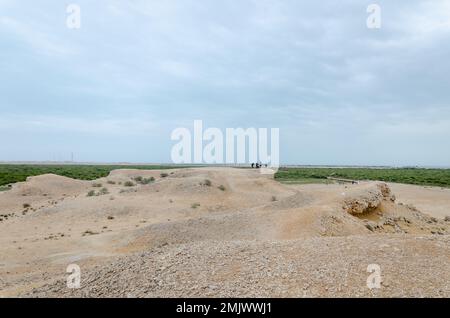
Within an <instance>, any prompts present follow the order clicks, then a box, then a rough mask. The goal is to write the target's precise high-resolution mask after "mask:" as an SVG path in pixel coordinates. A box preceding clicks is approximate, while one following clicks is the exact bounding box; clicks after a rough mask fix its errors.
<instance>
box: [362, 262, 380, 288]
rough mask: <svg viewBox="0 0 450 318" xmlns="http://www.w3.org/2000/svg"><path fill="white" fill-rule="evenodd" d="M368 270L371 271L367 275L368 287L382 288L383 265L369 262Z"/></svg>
mask: <svg viewBox="0 0 450 318" xmlns="http://www.w3.org/2000/svg"><path fill="white" fill-rule="evenodd" d="M367 272H368V273H371V274H370V275H369V277H367V282H366V283H367V287H368V288H369V289H380V288H381V282H382V279H381V267H380V265H378V264H369V265H368V266H367Z"/></svg>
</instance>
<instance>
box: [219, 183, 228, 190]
mask: <svg viewBox="0 0 450 318" xmlns="http://www.w3.org/2000/svg"><path fill="white" fill-rule="evenodd" d="M217 188H219V189H220V190H222V191H225V190H226V189H225V187H224V186H223V185H222V184H221V185H220V186H218V187H217Z"/></svg>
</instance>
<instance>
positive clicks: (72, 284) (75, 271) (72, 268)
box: [66, 264, 81, 289]
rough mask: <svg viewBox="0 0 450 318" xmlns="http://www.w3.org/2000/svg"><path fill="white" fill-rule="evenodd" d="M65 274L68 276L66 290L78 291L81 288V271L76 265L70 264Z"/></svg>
mask: <svg viewBox="0 0 450 318" xmlns="http://www.w3.org/2000/svg"><path fill="white" fill-rule="evenodd" d="M66 272H67V273H68V274H69V276H67V281H66V284H67V288H69V289H78V288H80V287H81V269H80V266H78V265H77V264H70V265H69V266H67V269H66Z"/></svg>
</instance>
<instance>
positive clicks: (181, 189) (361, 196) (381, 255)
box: [0, 168, 450, 297]
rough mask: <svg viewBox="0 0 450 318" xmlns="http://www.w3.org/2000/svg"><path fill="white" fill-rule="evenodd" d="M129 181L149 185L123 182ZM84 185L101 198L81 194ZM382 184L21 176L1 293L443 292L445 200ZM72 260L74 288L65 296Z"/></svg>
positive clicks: (6, 234) (0, 227) (241, 173)
mask: <svg viewBox="0 0 450 318" xmlns="http://www.w3.org/2000/svg"><path fill="white" fill-rule="evenodd" d="M161 173H169V175H168V176H167V177H162V176H161ZM136 176H142V177H146V178H148V177H154V178H155V179H156V180H155V182H153V183H151V184H148V185H136V186H134V187H126V186H125V185H124V184H125V182H126V181H129V180H131V179H132V178H134V177H136ZM206 180H209V181H210V183H211V184H210V185H208V182H206ZM108 181H110V182H114V183H115V184H109V183H108ZM94 183H102V186H104V187H106V188H108V192H109V193H108V194H105V195H99V196H93V197H88V196H87V193H88V192H89V191H90V190H93V189H94V190H95V191H99V190H100V188H94V187H92V185H93V184H94ZM219 186H223V188H222V189H220V188H219ZM390 187H391V188H393V189H394V191H392V192H393V193H391V192H390V189H389V188H388V187H387V186H386V185H384V184H381V183H376V182H367V183H361V184H359V185H348V186H345V185H301V186H300V185H297V186H296V185H289V186H288V185H283V184H280V183H278V182H276V181H274V180H273V179H272V178H271V177H268V176H264V175H261V174H259V173H258V171H256V170H250V169H232V168H198V169H180V170H170V171H169V172H167V171H142V170H116V171H113V172H112V173H111V174H110V176H108V177H107V178H103V179H99V180H96V181H95V182H90V181H79V180H72V179H68V178H64V177H60V176H55V175H43V176H39V177H31V178H29V179H28V180H27V181H26V182H23V183H18V184H16V185H15V186H14V187H13V189H12V190H10V191H8V192H4V193H0V220H1V221H0V296H14V295H32V296H56V297H60V296H61V297H64V296H71V295H76V296H80V295H81V296H127V295H131V296H139V297H146V296H147V297H153V296H233V295H236V296H379V295H381V296H447V297H449V296H450V289H449V282H450V279H449V278H450V277H449V275H450V274H449V273H450V265H449V264H450V262H449V261H450V259H449V258H450V253H449V252H450V251H449V244H448V243H449V236H448V235H449V233H450V230H449V228H450V227H449V225H450V222H446V221H444V220H443V217H444V216H446V215H450V212H449V213H446V212H445V211H448V210H447V209H446V207H448V205H449V202H450V196H449V193H450V191H447V190H440V189H425V190H424V189H423V187H414V186H404V185H390ZM397 191H398V193H397ZM395 195H399V197H400V198H399V199H397V201H400V202H402V203H404V204H397V203H396V201H395V197H394V196H395ZM416 202H417V203H418V204H417V205H415V203H416ZM433 202H435V204H433ZM407 204H414V205H415V206H416V207H418V208H419V209H416V208H414V207H413V206H410V205H407ZM421 204H422V205H421ZM28 205H29V206H28ZM420 207H423V208H426V209H425V210H426V211H424V212H426V214H425V213H421V211H420ZM71 263H76V264H78V265H80V267H81V269H82V288H81V289H80V290H76V291H72V290H68V289H67V288H66V287H65V277H66V275H67V274H66V273H65V270H66V267H67V265H69V264H71ZM371 263H377V264H379V265H380V266H381V267H382V272H383V273H384V274H383V279H384V285H383V286H382V288H381V289H380V290H372V291H371V290H369V289H368V288H367V286H366V278H367V276H368V275H369V273H367V272H366V269H367V265H368V264H371ZM411 275H412V277H413V278H411ZM408 277H410V279H408ZM344 278H345V279H344Z"/></svg>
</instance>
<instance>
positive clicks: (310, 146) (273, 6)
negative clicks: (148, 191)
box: [0, 0, 450, 166]
mask: <svg viewBox="0 0 450 318" xmlns="http://www.w3.org/2000/svg"><path fill="white" fill-rule="evenodd" d="M70 3H75V4H78V5H80V7H81V29H78V30H73V29H68V28H67V27H66V18H67V13H66V7H67V5H68V4H70ZM371 3H378V4H379V5H380V6H381V10H382V11H381V17H382V20H381V21H382V26H381V29H368V28H367V27H366V19H367V17H368V13H367V12H366V9H367V6H368V5H369V4H371ZM449 57H450V1H446V0H433V1H432V0H430V1H426V0H422V1H419V0H411V1H392V0H391V1H361V0H344V1H331V0H324V1H299V0H297V1H294V0H281V1H280V0H278V1H275V0H229V1H217V0H202V1H199V0H183V1H182V0H167V1H162V0H159V1H155V0H151V1H145V0H129V1H123V0H109V1H106V0H100V1H95V2H94V1H87V0H83V1H78V0H72V1H50V0H40V1H34V2H30V1H23V0H0V74H1V76H0V145H1V148H0V149H1V150H0V161H46V160H70V158H71V153H72V152H73V153H74V154H75V160H77V161H89V162H95V161H97V162H170V160H171V158H170V153H171V148H172V146H173V145H174V144H175V142H174V141H171V139H170V134H171V132H172V130H173V129H175V128H177V127H186V128H189V129H192V127H193V121H194V120H196V119H201V120H203V124H204V126H205V128H207V127H218V128H221V129H225V128H227V127H230V128H234V127H243V128H248V127H256V128H258V127H267V128H272V127H274V128H279V129H280V160H281V163H282V164H316V165H398V166H401V165H422V166H449V165H450V147H449V140H450V59H449Z"/></svg>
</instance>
